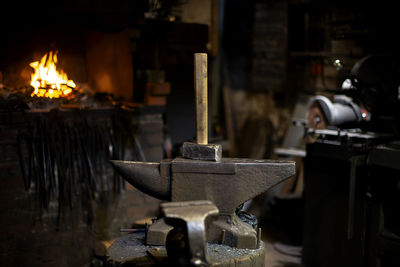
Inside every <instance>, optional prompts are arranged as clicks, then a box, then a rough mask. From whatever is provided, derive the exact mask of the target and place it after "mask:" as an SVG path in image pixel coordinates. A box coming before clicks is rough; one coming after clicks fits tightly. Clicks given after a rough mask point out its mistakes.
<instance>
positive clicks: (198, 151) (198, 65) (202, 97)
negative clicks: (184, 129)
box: [182, 53, 222, 161]
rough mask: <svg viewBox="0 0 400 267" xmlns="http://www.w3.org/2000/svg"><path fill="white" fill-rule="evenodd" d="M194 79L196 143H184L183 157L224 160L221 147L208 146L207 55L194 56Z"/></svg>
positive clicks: (198, 54) (196, 54)
mask: <svg viewBox="0 0 400 267" xmlns="http://www.w3.org/2000/svg"><path fill="white" fill-rule="evenodd" d="M194 77H195V79H194V90H195V102H196V143H190V142H185V143H183V146H182V157H184V158H187V159H197V160H211V161H220V160H221V158H222V147H221V145H210V144H208V121H207V116H208V109H207V54H205V53H195V54H194Z"/></svg>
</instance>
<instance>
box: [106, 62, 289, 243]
mask: <svg viewBox="0 0 400 267" xmlns="http://www.w3.org/2000/svg"><path fill="white" fill-rule="evenodd" d="M206 85H207V55H206V54H195V96H196V137H197V139H196V143H184V144H183V147H182V156H183V157H180V158H175V159H173V160H171V159H168V160H163V161H161V162H160V163H150V162H133V161H112V165H113V166H114V168H115V170H116V171H117V172H118V173H119V174H120V175H121V176H122V177H123V178H124V179H125V180H126V181H128V182H129V183H130V184H132V185H133V186H135V187H136V188H138V189H140V190H142V191H143V192H145V193H147V194H149V195H151V196H154V197H156V198H159V199H163V200H169V201H173V202H180V201H192V200H210V201H212V202H213V203H214V204H215V205H216V206H217V208H218V210H219V217H218V219H217V220H216V221H214V222H213V223H212V225H211V226H210V227H209V229H208V231H207V241H208V242H211V243H222V244H226V245H229V246H232V247H238V248H248V249H254V248H256V247H257V243H258V240H257V232H256V230H255V229H253V228H252V227H251V226H250V225H249V224H247V223H244V222H242V221H241V220H240V219H239V218H238V217H237V216H236V214H235V210H236V208H237V207H238V206H239V205H240V204H242V203H244V202H246V201H247V200H249V199H252V198H254V197H256V196H257V195H260V194H261V193H263V192H266V191H267V190H268V189H270V188H271V187H273V186H274V185H276V184H278V183H280V182H282V181H284V180H285V179H287V178H289V177H291V176H293V175H294V174H295V163H294V162H292V161H276V160H254V159H235V158H222V148H221V146H220V145H212V144H207V142H208V140H207V86H206ZM156 228H157V227H156V226H153V233H155V231H156V230H154V229H156ZM150 230H151V229H149V231H150ZM149 234H150V235H149ZM147 236H148V241H149V240H150V239H151V238H150V239H149V237H151V236H152V235H151V233H150V232H149V233H148V235H147ZM148 243H149V242H148ZM149 245H163V244H158V243H157V242H153V243H151V244H149Z"/></svg>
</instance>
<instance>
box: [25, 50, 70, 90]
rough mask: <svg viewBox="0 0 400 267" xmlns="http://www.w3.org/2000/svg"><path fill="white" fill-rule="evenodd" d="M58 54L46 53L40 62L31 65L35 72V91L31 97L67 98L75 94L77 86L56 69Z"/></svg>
mask: <svg viewBox="0 0 400 267" xmlns="http://www.w3.org/2000/svg"><path fill="white" fill-rule="evenodd" d="M56 65H57V52H55V53H53V51H50V52H49V53H46V54H45V55H44V56H43V57H42V59H41V60H40V61H34V62H32V63H30V64H29V66H31V67H32V68H33V69H34V70H35V72H34V73H33V74H32V75H31V86H32V87H33V88H34V89H35V90H34V92H33V93H32V94H31V96H38V97H48V98H59V97H66V96H68V95H70V94H71V93H72V92H73V89H75V87H76V85H75V83H74V81H72V80H68V76H67V74H66V73H64V72H63V71H62V70H58V71H57V68H56Z"/></svg>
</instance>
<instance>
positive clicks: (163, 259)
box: [107, 233, 265, 267]
mask: <svg viewBox="0 0 400 267" xmlns="http://www.w3.org/2000/svg"><path fill="white" fill-rule="evenodd" d="M144 239H145V238H144V233H132V234H127V235H125V236H123V237H120V238H118V239H116V240H115V241H114V243H113V244H112V245H111V246H110V247H109V248H108V250H107V259H108V261H109V262H110V263H112V264H115V265H118V266H124V264H127V265H129V266H130V264H143V265H146V266H168V265H166V264H168V257H167V251H166V249H165V247H164V246H148V245H145V244H144ZM206 249H207V254H208V256H209V260H210V267H213V266H218V267H220V266H221V267H234V266H249V267H261V266H265V264H264V261H265V247H264V243H263V242H262V241H261V242H260V247H259V248H257V249H238V248H232V247H229V246H225V245H219V244H210V243H207V244H206Z"/></svg>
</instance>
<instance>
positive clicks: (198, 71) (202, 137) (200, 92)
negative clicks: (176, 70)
mask: <svg viewBox="0 0 400 267" xmlns="http://www.w3.org/2000/svg"><path fill="white" fill-rule="evenodd" d="M194 80H195V81H194V88H195V101H196V142H197V144H202V145H206V144H207V143H208V123H207V116H208V111H207V54H205V53H195V54H194Z"/></svg>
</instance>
